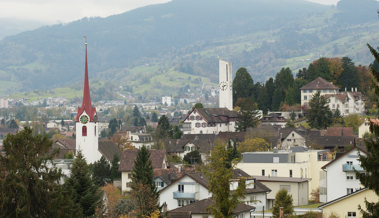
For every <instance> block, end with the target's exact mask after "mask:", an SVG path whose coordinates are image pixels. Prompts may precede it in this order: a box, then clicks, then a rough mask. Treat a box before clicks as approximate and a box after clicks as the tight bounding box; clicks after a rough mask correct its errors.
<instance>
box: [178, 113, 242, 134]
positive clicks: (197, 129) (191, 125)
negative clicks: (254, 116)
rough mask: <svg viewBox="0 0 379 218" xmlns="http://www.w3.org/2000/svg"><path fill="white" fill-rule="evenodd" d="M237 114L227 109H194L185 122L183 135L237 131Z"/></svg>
mask: <svg viewBox="0 0 379 218" xmlns="http://www.w3.org/2000/svg"><path fill="white" fill-rule="evenodd" d="M236 120H237V113H236V112H235V111H231V110H229V109H227V108H194V109H193V110H192V111H191V113H190V114H189V115H188V116H187V117H186V118H185V119H184V120H183V134H215V135H217V134H218V133H219V132H235V131H236Z"/></svg>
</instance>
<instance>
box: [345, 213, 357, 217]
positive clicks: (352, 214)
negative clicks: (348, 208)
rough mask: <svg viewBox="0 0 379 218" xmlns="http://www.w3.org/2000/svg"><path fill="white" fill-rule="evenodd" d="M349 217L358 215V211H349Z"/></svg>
mask: <svg viewBox="0 0 379 218" xmlns="http://www.w3.org/2000/svg"><path fill="white" fill-rule="evenodd" d="M347 217H357V213H356V212H347Z"/></svg>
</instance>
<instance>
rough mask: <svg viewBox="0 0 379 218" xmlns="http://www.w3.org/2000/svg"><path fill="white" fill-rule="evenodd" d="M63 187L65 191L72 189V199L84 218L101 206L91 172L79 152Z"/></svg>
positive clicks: (99, 196) (99, 193)
mask: <svg viewBox="0 0 379 218" xmlns="http://www.w3.org/2000/svg"><path fill="white" fill-rule="evenodd" d="M64 186H65V187H66V189H67V190H70V189H73V193H72V198H73V199H74V202H75V203H76V204H77V205H79V206H80V208H81V209H82V211H83V214H84V216H92V215H94V214H95V212H96V208H97V207H99V206H101V205H102V200H101V192H98V191H97V188H98V186H97V185H95V184H94V182H93V180H92V178H91V171H90V169H89V167H88V165H87V161H86V159H85V158H84V157H83V154H82V152H81V151H78V152H77V154H76V158H75V160H74V162H73V163H72V166H71V175H70V177H69V178H67V179H66V181H65V184H64Z"/></svg>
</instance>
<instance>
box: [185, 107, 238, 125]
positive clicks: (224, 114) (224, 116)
mask: <svg viewBox="0 0 379 218" xmlns="http://www.w3.org/2000/svg"><path fill="white" fill-rule="evenodd" d="M194 113H196V114H200V116H202V117H203V119H204V120H206V121H207V122H208V123H228V122H230V118H232V119H236V118H237V117H238V115H237V112H235V111H231V110H229V109H227V108H195V109H193V110H192V112H191V113H190V114H194ZM187 118H188V116H187V117H186V119H187ZM184 121H185V120H184Z"/></svg>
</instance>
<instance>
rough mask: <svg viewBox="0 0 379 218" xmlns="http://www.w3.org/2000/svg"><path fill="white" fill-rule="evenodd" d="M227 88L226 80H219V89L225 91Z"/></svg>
mask: <svg viewBox="0 0 379 218" xmlns="http://www.w3.org/2000/svg"><path fill="white" fill-rule="evenodd" d="M227 88H228V83H227V82H220V89H221V90H222V91H225V90H226V89H227Z"/></svg>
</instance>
